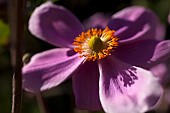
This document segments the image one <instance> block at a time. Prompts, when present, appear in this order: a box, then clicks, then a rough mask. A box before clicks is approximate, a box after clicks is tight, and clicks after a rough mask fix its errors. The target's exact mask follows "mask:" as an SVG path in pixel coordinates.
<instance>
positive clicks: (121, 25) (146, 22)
mask: <svg viewBox="0 0 170 113" xmlns="http://www.w3.org/2000/svg"><path fill="white" fill-rule="evenodd" d="M160 24H161V23H160V21H159V19H158V17H157V16H156V15H155V14H154V13H153V12H152V11H151V10H149V9H146V8H144V7H140V6H132V7H128V8H125V9H123V10H121V11H119V12H118V13H116V14H115V15H113V16H112V20H111V21H110V22H109V28H110V29H114V30H116V32H115V33H116V34H115V35H116V36H117V37H119V38H120V40H122V42H129V41H137V40H144V39H153V38H155V35H157V34H158V33H157V32H158V31H157V29H158V27H159V26H160ZM162 31H163V32H164V30H161V31H159V32H162ZM159 34H160V33H159Z"/></svg>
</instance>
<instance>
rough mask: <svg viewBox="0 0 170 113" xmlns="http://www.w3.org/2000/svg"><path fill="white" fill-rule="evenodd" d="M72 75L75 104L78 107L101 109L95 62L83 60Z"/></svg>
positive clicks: (97, 71) (97, 72)
mask: <svg viewBox="0 0 170 113" xmlns="http://www.w3.org/2000/svg"><path fill="white" fill-rule="evenodd" d="M72 77H73V78H72V79H73V89H74V95H75V99H76V106H77V107H78V108H79V109H88V110H101V109H102V107H101V103H100V100H99V70H98V65H97V62H92V61H87V62H85V63H84V64H83V65H82V66H81V68H80V69H79V70H78V71H77V72H76V74H75V75H73V76H72Z"/></svg>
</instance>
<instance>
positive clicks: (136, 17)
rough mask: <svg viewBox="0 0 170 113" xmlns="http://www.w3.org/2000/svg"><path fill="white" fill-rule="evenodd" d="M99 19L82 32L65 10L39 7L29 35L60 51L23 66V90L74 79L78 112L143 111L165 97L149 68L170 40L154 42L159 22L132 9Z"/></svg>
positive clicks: (169, 52)
mask: <svg viewBox="0 0 170 113" xmlns="http://www.w3.org/2000/svg"><path fill="white" fill-rule="evenodd" d="M99 15H100V14H97V15H96V14H95V15H94V16H92V17H90V18H89V20H87V21H86V28H84V27H83V25H82V24H81V23H80V22H79V20H78V19H77V18H76V17H75V16H74V15H73V14H72V13H71V12H70V11H68V10H67V9H65V8H64V7H62V6H58V5H54V4H52V3H51V2H46V3H44V4H42V5H41V6H39V7H37V8H36V9H35V11H34V12H33V14H32V16H31V18H30V20H29V30H30V32H31V33H32V34H33V35H35V36H36V37H38V38H40V39H42V40H44V41H47V42H49V43H50V44H53V45H55V46H58V47H61V48H56V49H52V50H48V51H45V52H42V53H38V54H36V55H34V56H33V57H32V58H31V60H30V62H29V63H28V64H27V65H25V66H24V67H23V88H24V89H26V90H29V91H31V92H34V93H36V92H39V91H44V90H47V89H50V88H53V87H55V86H57V85H59V84H60V83H62V82H63V81H65V80H66V79H68V78H70V77H72V81H73V90H74V95H75V99H76V105H77V107H78V108H80V109H88V110H100V109H102V108H103V109H104V111H106V112H108V113H113V112H114V113H125V112H127V113H141V112H145V111H147V110H148V109H150V108H151V107H152V106H153V105H155V104H156V103H157V102H158V100H159V97H160V96H161V94H162V88H161V86H160V84H159V83H158V80H157V79H156V78H155V77H154V76H153V75H152V73H151V72H150V71H148V70H146V69H149V68H151V67H152V66H154V65H156V64H158V63H160V62H161V61H163V60H165V59H166V58H168V56H169V55H170V41H168V40H167V41H157V40H155V37H157V36H158V35H159V34H161V33H160V32H157V31H158V28H160V27H159V26H160V22H159V20H158V18H157V16H156V15H155V14H154V13H153V12H152V11H150V10H148V9H146V8H143V7H140V6H132V7H128V8H125V9H123V10H121V11H119V12H118V13H116V14H114V15H113V16H111V17H110V18H106V17H107V16H101V15H104V14H101V15H100V18H98V16H99ZM47 17H48V18H47ZM99 20H100V21H99ZM89 23H90V24H89ZM103 23H104V24H103ZM106 23H107V24H106ZM87 24H89V25H90V26H89V25H87ZM107 26H108V27H107ZM87 27H89V28H87ZM159 36H161V35H159Z"/></svg>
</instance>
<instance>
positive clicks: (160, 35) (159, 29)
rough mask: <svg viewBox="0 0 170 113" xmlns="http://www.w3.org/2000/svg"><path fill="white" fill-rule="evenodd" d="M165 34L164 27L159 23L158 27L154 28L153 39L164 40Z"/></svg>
mask: <svg viewBox="0 0 170 113" xmlns="http://www.w3.org/2000/svg"><path fill="white" fill-rule="evenodd" d="M165 34H166V29H165V26H164V25H163V24H161V23H160V24H159V25H157V28H156V36H155V39H156V40H163V39H165Z"/></svg>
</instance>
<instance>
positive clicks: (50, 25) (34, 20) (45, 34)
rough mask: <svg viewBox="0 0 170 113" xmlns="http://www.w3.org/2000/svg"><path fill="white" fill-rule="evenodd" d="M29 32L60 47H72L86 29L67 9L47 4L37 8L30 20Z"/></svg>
mask: <svg viewBox="0 0 170 113" xmlns="http://www.w3.org/2000/svg"><path fill="white" fill-rule="evenodd" d="M29 30H30V32H31V33H32V34H33V35H35V36H36V37H38V38H40V39H42V40H44V41H47V42H49V43H50V44H53V45H55V46H59V47H72V43H73V41H74V38H76V37H77V36H78V35H79V34H80V33H81V32H82V30H84V28H83V27H82V25H81V23H80V22H79V20H78V19H77V18H76V17H75V16H74V15H73V14H72V13H71V12H70V11H68V10H67V9H66V8H64V7H62V6H58V5H54V4H52V3H51V2H46V3H44V4H42V5H41V6H39V7H37V8H36V9H35V11H34V12H33V14H32V15H31V18H30V20H29Z"/></svg>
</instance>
